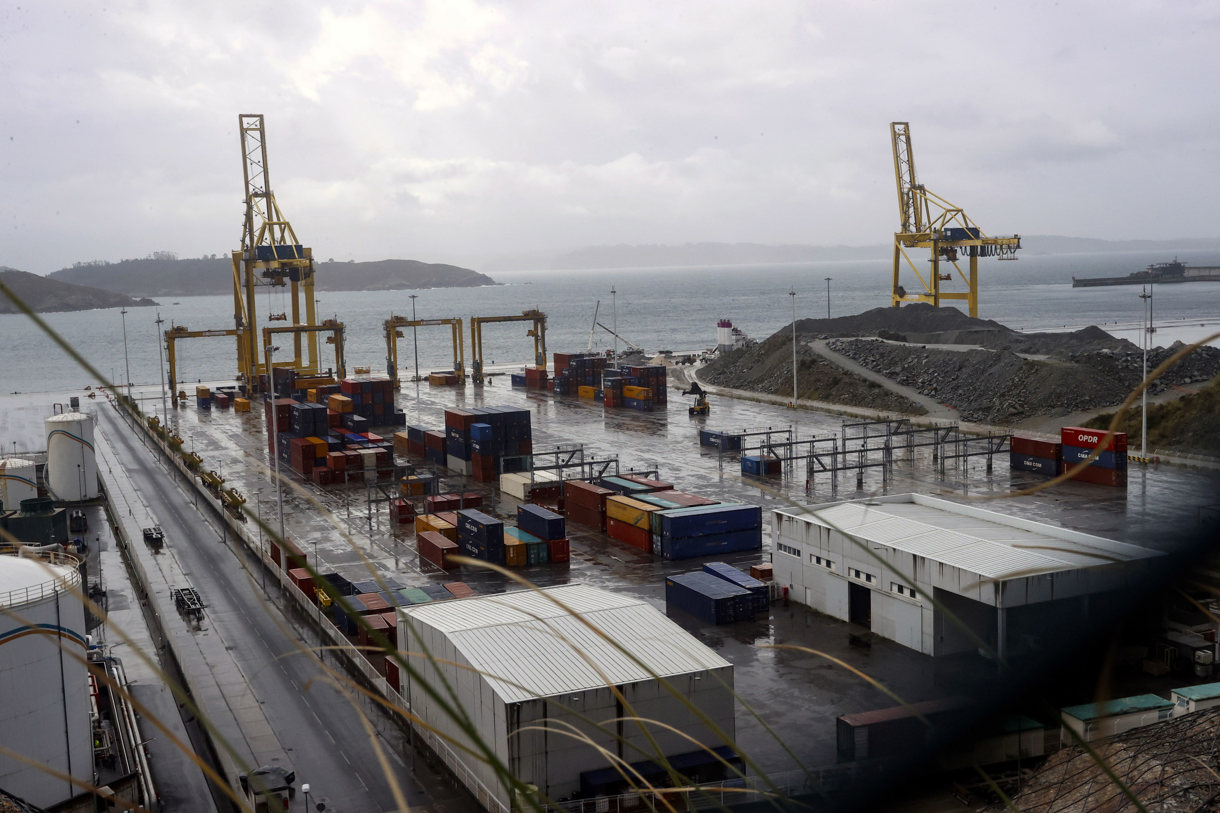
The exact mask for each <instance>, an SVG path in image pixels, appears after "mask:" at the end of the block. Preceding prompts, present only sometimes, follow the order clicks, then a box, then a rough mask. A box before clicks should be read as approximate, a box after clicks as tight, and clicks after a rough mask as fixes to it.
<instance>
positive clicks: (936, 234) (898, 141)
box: [890, 121, 1021, 317]
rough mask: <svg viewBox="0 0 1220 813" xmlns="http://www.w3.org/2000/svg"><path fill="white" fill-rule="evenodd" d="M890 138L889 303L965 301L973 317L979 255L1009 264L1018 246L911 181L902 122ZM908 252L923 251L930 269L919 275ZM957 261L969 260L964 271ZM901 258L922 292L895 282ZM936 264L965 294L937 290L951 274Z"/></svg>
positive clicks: (908, 132) (1017, 241) (910, 156)
mask: <svg viewBox="0 0 1220 813" xmlns="http://www.w3.org/2000/svg"><path fill="white" fill-rule="evenodd" d="M890 139H891V141H892V142H893V147H894V177H895V178H896V180H897V182H898V215H899V221H900V223H901V226H902V230H901V231H899V232H895V234H894V284H893V290H892V292H891V303H892V304H893V306H894V307H895V308H896V307H898V306H899V305H901V304H902V303H904V302H927V303H930V304H932V305H935V306H936V307H940V305H941V302H942V301H943V300H947V299H948V300H966V302H967V304H968V307H969V313H970V316H972V317H977V316H978V315H979V314H978V310H979V297H978V271H979V257H995V258H996V259H999V260H1015V259H1017V250H1018V249H1020V248H1021V237H1020V236H1019V235H1013V236H1012V237H988V236H987V235H985V234H983V232H982V230H981V229H979V227H978V226H976V225H975V224H974V221H972V220H971V219H970V218H969V217H968V216H967V215H966V213H965V212H964V211H962V210H961V209H960V208H958V207H957V206H954V205H953V204H952V203H950V202H949V201H947V200H945V199H944V198H942V197H940V196H939V195H937V194H935V193H933V192H930V191H928V190H927V189H925V188H924V186H923V185H922V184H920V183H918V182H917V181H916V179H915V157H914V154H913V153H912V152H911V129H910V125H909V124H908V123H907V122H905V121H895V122H891V124H890ZM911 248H926V249H929V251H930V253H931V257H930V262H931V263H932V267H931V270H930V271H929V272H928V273H927V274H926V275H925V274H923V273H920V271H919V268H918V267H917V266H916V265H915V263H914V262H913V261H912V260H911V257H910V255H908V254H907V249H911ZM962 258H968V259H969V264H968V271H966V272H964V271H963V270H962V267H961V266H960V265H958V261H959V260H960V259H962ZM904 260H905V262H906V265H907V267H908V268H909V269H910V270H911V271H912V272H914V274H915V276H916V277H917V278H918V279H919V283H920V285H921V287H922V288H923V292H922V293H908V292H907V290H906V288H905V287H903V286H902V285H901V284H899V272H900V271H901V269H902V265H903V261H904ZM941 263H948V264H950V265H952V266H953V268H954V269H955V270H956V272H957V276H958V278H959V279H960V281H961V282H962V283H964V285H965V288H966V290H965V291H944V290H942V286H941V283H943V282H951V281H953V279H954V275H953V273H952V272H950V273H944V274H942V273H941Z"/></svg>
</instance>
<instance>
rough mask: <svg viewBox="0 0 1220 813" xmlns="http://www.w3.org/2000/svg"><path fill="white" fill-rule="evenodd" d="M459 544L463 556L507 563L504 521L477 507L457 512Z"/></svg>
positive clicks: (494, 562) (496, 562) (500, 563)
mask: <svg viewBox="0 0 1220 813" xmlns="http://www.w3.org/2000/svg"><path fill="white" fill-rule="evenodd" d="M457 519H458V523H457V524H458V539H457V542H458V546H459V547H460V548H461V551H462V555H463V556H469V557H470V558H472V559H482V560H484V561H486V562H492V563H493V564H497V565H502V564H505V559H504V555H505V551H504V523H503V522H501V521H500V520H498V519H496V518H495V517H492V516H488V515H487V514H484V513H483V512H482V511H480V510H478V509H477V508H464V509H462V510H461V511H458V512H457Z"/></svg>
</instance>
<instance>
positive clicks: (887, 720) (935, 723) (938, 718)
mask: <svg viewBox="0 0 1220 813" xmlns="http://www.w3.org/2000/svg"><path fill="white" fill-rule="evenodd" d="M969 707H970V703H969V701H967V700H965V699H963V698H960V697H949V698H941V699H938V700H928V701H925V702H922V703H911V704H909V705H905V706H893V707H891V708H885V709H877V710H875V711H862V712H859V713H857V714H844V715H842V716H841V717H839V718H838V720H836V723H835V725H836V739H837V741H838V752H839V760H840V761H845V762H852V761H856V760H865V759H876V758H879V757H887V756H903V755H910V754H912V753H917V752H920V751H922V750H924V749H926V748H927V744H928V741H929V737H930V736H931V735H932V733H933V731H934V730H935V729H938V728H939V729H940V730H941V731H942V732H946V731H947V732H954V731H958V730H960V729H961V728H962V726H963V725H964V724H965V723H966V722H967V717H966V715H967V714H968V713H969V710H970V708H969Z"/></svg>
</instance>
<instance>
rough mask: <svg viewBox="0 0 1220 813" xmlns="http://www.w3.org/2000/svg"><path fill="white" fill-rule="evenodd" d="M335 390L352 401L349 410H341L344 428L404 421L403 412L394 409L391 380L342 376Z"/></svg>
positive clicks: (404, 415) (353, 428) (397, 424)
mask: <svg viewBox="0 0 1220 813" xmlns="http://www.w3.org/2000/svg"><path fill="white" fill-rule="evenodd" d="M339 392H340V394H341V395H343V396H346V397H347V398H348V399H350V400H351V402H352V409H351V412H346V413H341V414H342V418H341V419H340V420H341V423H342V425H343V427H344V428H345V429H351V430H353V431H361V429H362V428H363V427H364V426H366V425H367V426H406V424H407V416H406V414H405V413H403V412H398V411H396V410H395V409H394V382H393V381H391V380H390V379H389V378H387V377H385V376H367V377H365V376H362V377H360V378H345V379H343V380H342V381H340V382H339ZM336 411H338V410H336Z"/></svg>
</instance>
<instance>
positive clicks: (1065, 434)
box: [1060, 426, 1127, 452]
mask: <svg viewBox="0 0 1220 813" xmlns="http://www.w3.org/2000/svg"><path fill="white" fill-rule="evenodd" d="M1060 439H1061V441H1062V442H1063V445H1064V446H1076V447H1077V448H1082V449H1098V448H1100V449H1105V450H1108V451H1112V452H1125V451H1127V434H1126V433H1125V432H1115V433H1114V434H1113V435H1112V436H1110V437H1108V438H1107V437H1106V430H1104V429H1084V428H1082V427H1079V426H1065V427H1063V428H1062V429H1061V430H1060Z"/></svg>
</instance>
